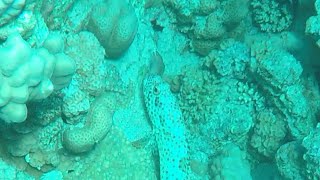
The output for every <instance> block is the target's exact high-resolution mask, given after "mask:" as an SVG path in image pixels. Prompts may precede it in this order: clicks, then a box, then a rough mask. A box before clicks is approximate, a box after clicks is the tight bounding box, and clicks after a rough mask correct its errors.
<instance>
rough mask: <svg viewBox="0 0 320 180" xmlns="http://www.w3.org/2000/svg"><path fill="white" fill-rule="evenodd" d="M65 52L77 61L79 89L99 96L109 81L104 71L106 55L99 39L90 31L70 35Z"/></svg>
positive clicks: (76, 76) (76, 78) (76, 75)
mask: <svg viewBox="0 0 320 180" xmlns="http://www.w3.org/2000/svg"><path fill="white" fill-rule="evenodd" d="M79 42H82V43H79ZM65 52H66V54H68V55H69V56H70V57H72V58H73V59H74V60H75V63H76V74H75V77H74V79H75V80H76V81H77V83H78V86H79V88H80V89H81V90H82V91H85V92H88V93H89V94H91V95H99V94H100V93H101V92H102V91H103V90H104V88H105V86H106V81H107V79H106V75H105V73H106V71H105V70H104V69H103V60H104V55H105V53H104V49H103V47H102V46H101V45H100V43H99V41H98V39H97V38H96V37H95V36H94V35H93V34H92V33H90V32H88V31H83V32H80V33H78V34H70V35H69V36H68V37H67V42H66V51H65Z"/></svg>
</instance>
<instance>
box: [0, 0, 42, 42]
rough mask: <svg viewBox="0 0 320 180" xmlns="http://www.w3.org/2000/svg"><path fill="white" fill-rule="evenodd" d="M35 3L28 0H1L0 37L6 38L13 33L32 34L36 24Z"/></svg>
mask: <svg viewBox="0 0 320 180" xmlns="http://www.w3.org/2000/svg"><path fill="white" fill-rule="evenodd" d="M34 6H35V3H34V2H33V1H26V0H1V1H0V39H1V40H5V39H6V38H7V37H8V36H9V35H10V34H12V33H16V32H18V33H20V34H21V35H22V36H30V35H31V34H30V32H32V30H33V28H34V27H35V25H36V18H35V15H34V13H33V9H34Z"/></svg>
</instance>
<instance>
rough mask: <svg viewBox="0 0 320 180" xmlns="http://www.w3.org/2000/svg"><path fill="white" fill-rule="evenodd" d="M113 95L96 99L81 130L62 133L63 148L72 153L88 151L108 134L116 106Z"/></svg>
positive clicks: (105, 95) (104, 95)
mask: <svg viewBox="0 0 320 180" xmlns="http://www.w3.org/2000/svg"><path fill="white" fill-rule="evenodd" d="M113 96H118V95H117V94H115V93H106V94H102V95H101V96H100V97H98V98H97V99H96V100H95V101H94V102H93V104H92V106H91V108H90V111H89V112H88V114H87V116H86V124H85V125H84V127H83V128H78V129H69V130H66V131H64V133H63V145H64V147H65V148H66V149H67V150H69V151H71V152H73V153H83V152H86V151H89V150H91V149H92V148H93V146H94V145H95V144H96V143H98V142H99V141H101V140H102V139H103V138H104V137H105V136H106V134H107V133H108V132H109V130H110V128H111V125H112V116H113V113H114V112H115V110H116V108H115V106H116V105H117V101H116V98H114V97H113Z"/></svg>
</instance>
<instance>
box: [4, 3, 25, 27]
mask: <svg viewBox="0 0 320 180" xmlns="http://www.w3.org/2000/svg"><path fill="white" fill-rule="evenodd" d="M25 3H26V1H25V0H9V1H5V0H1V1H0V14H1V16H0V26H3V25H4V24H7V23H8V22H10V20H12V19H13V18H15V17H17V16H18V15H19V14H20V13H21V12H22V11H23V8H24V6H25Z"/></svg>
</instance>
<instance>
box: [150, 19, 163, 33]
mask: <svg viewBox="0 0 320 180" xmlns="http://www.w3.org/2000/svg"><path fill="white" fill-rule="evenodd" d="M150 22H151V25H152V29H153V30H154V31H161V32H162V30H163V28H164V27H163V26H161V25H159V24H158V22H157V20H156V19H153V20H151V21H150Z"/></svg>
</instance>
